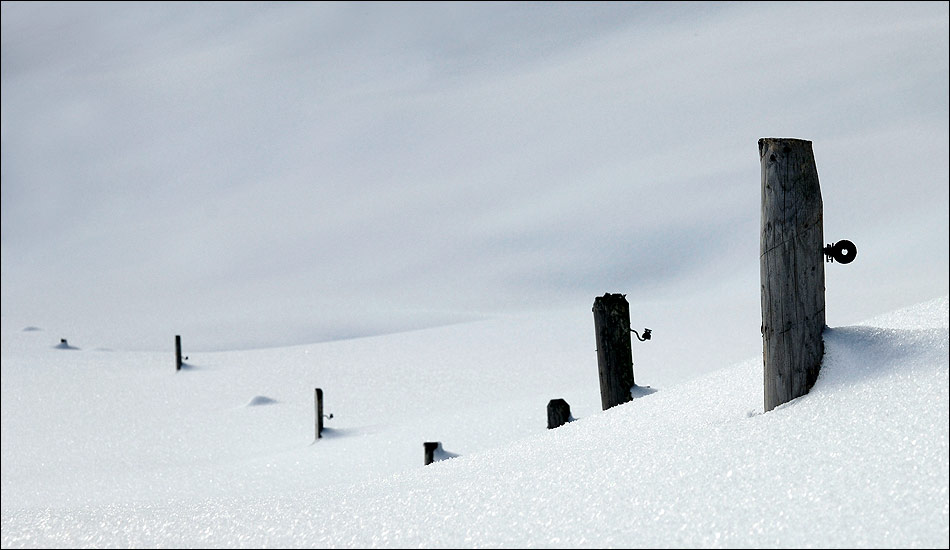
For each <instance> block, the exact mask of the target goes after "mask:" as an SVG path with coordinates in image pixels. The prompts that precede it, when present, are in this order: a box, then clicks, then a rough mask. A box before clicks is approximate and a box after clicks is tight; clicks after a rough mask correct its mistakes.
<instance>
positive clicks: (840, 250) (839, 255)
mask: <svg viewBox="0 0 950 550" xmlns="http://www.w3.org/2000/svg"><path fill="white" fill-rule="evenodd" d="M824 252H825V261H828V262H831V263H834V262H838V263H839V264H850V263H851V262H853V261H854V259H855V258H856V257H857V255H858V247H857V246H855V245H854V243H853V242H851V241H849V240H848V239H841V240H840V241H838V242H836V243H833V244H829V245H828V246H826V247H825V249H824Z"/></svg>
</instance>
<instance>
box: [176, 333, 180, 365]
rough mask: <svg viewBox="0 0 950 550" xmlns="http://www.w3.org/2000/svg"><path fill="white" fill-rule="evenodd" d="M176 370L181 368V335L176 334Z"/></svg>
mask: <svg viewBox="0 0 950 550" xmlns="http://www.w3.org/2000/svg"><path fill="white" fill-rule="evenodd" d="M175 370H176V371H179V370H181V336H180V335H178V334H176V335H175Z"/></svg>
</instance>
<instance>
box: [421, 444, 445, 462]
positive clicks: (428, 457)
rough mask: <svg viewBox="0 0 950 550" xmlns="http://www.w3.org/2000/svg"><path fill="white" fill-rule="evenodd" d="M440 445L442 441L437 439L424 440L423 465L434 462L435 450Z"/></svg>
mask: <svg viewBox="0 0 950 550" xmlns="http://www.w3.org/2000/svg"><path fill="white" fill-rule="evenodd" d="M440 445H442V443H441V442H439V441H426V442H425V443H423V444H422V448H423V450H424V451H425V459H424V461H425V464H424V466H428V465H429V464H432V463H433V462H435V450H436V449H438V448H439V446H440Z"/></svg>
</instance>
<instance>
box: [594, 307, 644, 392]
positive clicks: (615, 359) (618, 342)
mask: <svg viewBox="0 0 950 550" xmlns="http://www.w3.org/2000/svg"><path fill="white" fill-rule="evenodd" d="M593 311H594V332H595V333H596V335H597V370H598V371H599V373H600V403H601V405H602V406H603V409H604V410H607V409H609V408H610V407H613V406H615V405H620V404H621V403H626V402H627V401H630V400H631V399H633V398H632V397H631V396H630V389H631V388H632V387H633V386H634V380H633V352H632V351H631V349H630V305H629V304H628V303H627V298H626V296H625V295H624V294H609V293H608V294H604V295H603V296H598V297H597V298H595V299H594V308H593Z"/></svg>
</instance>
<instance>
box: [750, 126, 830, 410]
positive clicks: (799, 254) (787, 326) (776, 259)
mask: <svg viewBox="0 0 950 550" xmlns="http://www.w3.org/2000/svg"><path fill="white" fill-rule="evenodd" d="M759 162H760V164H761V169H762V223H761V240H760V249H759V270H760V271H759V273H760V280H761V285H762V327H761V330H762V359H763V364H764V382H765V384H764V388H765V410H766V411H770V410H772V409H774V408H775V407H777V406H779V405H781V404H783V403H787V402H789V401H791V400H792V399H795V398H797V397H801V396H803V395H805V394H806V393H808V390H810V389H811V387H812V386H813V385H814V383H815V380H817V378H818V371H819V369H820V368H821V357H822V355H823V354H824V341H823V340H822V337H821V333H822V331H823V330H824V328H825V264H824V254H823V251H822V249H823V246H824V245H823V235H822V202H821V188H820V187H819V185H818V169H817V167H816V166H815V155H814V152H813V151H812V144H811V142H810V141H805V140H801V139H785V138H762V139H760V140H759Z"/></svg>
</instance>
